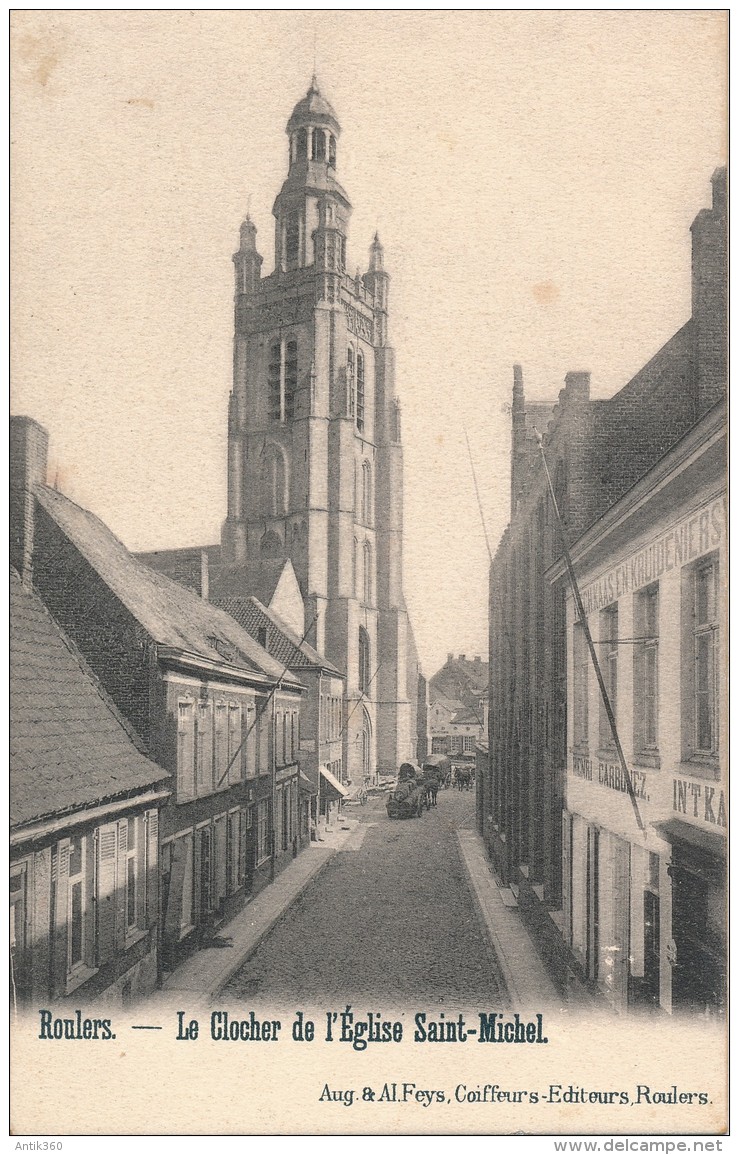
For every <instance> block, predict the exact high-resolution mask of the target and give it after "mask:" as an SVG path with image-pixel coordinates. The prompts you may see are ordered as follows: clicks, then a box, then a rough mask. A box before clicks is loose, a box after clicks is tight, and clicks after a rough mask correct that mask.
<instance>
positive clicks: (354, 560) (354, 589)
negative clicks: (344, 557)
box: [352, 537, 359, 597]
mask: <svg viewBox="0 0 739 1155" xmlns="http://www.w3.org/2000/svg"><path fill="white" fill-rule="evenodd" d="M358 556H359V542H358V541H357V539H356V537H355V538H354V548H353V550H352V595H353V596H354V597H356V596H357V558H358Z"/></svg>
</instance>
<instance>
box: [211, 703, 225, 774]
mask: <svg viewBox="0 0 739 1155" xmlns="http://www.w3.org/2000/svg"><path fill="white" fill-rule="evenodd" d="M214 731H215V733H214V758H213V762H214V766H215V775H214V777H215V785H216V787H221V788H223V787H224V786H226V785H228V774H227V769H228V710H227V708H226V703H225V702H216V705H215V725H214Z"/></svg>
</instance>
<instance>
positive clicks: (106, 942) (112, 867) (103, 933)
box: [97, 822, 118, 966]
mask: <svg viewBox="0 0 739 1155" xmlns="http://www.w3.org/2000/svg"><path fill="white" fill-rule="evenodd" d="M117 848H118V824H117V823H116V822H109V823H108V824H107V825H105V826H101V827H99V828H98V832H97V877H98V893H97V911H98V914H97V920H98V925H97V940H98V964H99V965H100V966H103V965H104V964H105V963H106V962H110V960H111V959H112V957H113V955H114V953H115V919H116V875H117V870H116V859H117Z"/></svg>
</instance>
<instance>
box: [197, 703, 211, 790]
mask: <svg viewBox="0 0 739 1155" xmlns="http://www.w3.org/2000/svg"><path fill="white" fill-rule="evenodd" d="M195 781H196V785H197V792H198V794H203V793H207V792H208V791H209V790H212V788H213V714H212V711H211V705H210V702H198V708H197V712H196V715H195Z"/></svg>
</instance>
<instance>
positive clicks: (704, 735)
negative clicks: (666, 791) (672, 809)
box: [692, 554, 719, 756]
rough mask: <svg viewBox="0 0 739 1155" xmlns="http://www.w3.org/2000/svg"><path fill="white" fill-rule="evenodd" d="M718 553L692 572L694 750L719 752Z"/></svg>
mask: <svg viewBox="0 0 739 1155" xmlns="http://www.w3.org/2000/svg"><path fill="white" fill-rule="evenodd" d="M718 576H719V573H718V555H717V554H712V555H711V556H710V557H707V558H705V559H704V560H702V561H701V562H699V563H698V564H696V565H695V566H693V571H692V587H693V588H692V594H693V596H692V610H693V615H692V651H693V679H692V682H693V685H692V691H693V693H692V699H693V702H692V719H693V753H695V754H699V755H710V756H715V755H716V754H717V753H718V688H719V686H718V683H719V678H718V662H719V616H718V592H719V584H718Z"/></svg>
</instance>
